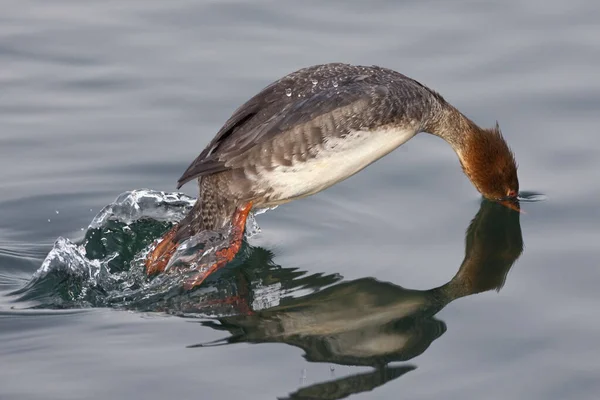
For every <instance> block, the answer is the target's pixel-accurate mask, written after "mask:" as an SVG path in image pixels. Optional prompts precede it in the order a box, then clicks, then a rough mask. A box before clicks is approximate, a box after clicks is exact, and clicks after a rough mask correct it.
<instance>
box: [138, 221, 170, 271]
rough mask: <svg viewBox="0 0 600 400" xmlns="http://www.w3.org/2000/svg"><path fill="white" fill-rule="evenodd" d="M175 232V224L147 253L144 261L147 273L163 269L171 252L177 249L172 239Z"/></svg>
mask: <svg viewBox="0 0 600 400" xmlns="http://www.w3.org/2000/svg"><path fill="white" fill-rule="evenodd" d="M176 233H177V225H175V226H174V227H173V228H171V229H170V230H169V231H168V232H167V233H166V234H165V235H164V236H163V237H162V240H161V241H160V243H158V245H157V246H156V247H155V248H154V250H152V252H150V254H148V257H147V258H146V262H145V266H146V274H147V275H154V274H157V273H160V272H163V271H164V270H165V268H166V267H167V264H168V263H169V260H170V259H171V257H172V256H173V253H175V250H177V243H175V242H174V241H173V238H174V237H175V234H176Z"/></svg>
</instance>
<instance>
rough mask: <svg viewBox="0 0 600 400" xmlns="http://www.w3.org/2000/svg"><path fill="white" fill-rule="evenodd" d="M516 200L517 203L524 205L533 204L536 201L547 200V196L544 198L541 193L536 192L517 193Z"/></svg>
mask: <svg viewBox="0 0 600 400" xmlns="http://www.w3.org/2000/svg"><path fill="white" fill-rule="evenodd" d="M518 199H519V201H521V202H524V203H534V202H537V201H544V200H547V199H548V196H546V195H545V194H543V193H537V192H519V197H518Z"/></svg>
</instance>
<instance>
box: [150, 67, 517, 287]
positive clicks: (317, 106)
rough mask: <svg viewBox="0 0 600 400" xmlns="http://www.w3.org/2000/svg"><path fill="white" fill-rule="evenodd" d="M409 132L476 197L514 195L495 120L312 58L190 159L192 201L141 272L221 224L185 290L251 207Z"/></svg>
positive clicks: (348, 166)
mask: <svg viewBox="0 0 600 400" xmlns="http://www.w3.org/2000/svg"><path fill="white" fill-rule="evenodd" d="M419 132H428V133H431V134H433V135H436V136H439V137H441V138H442V139H444V140H445V141H446V142H448V143H449V144H450V146H452V148H453V149H454V151H455V152H456V154H457V155H458V159H459V161H460V164H461V165H462V168H463V171H464V173H465V174H466V175H467V177H468V178H469V179H470V180H471V182H472V183H473V185H474V186H475V188H476V189H477V190H478V191H479V192H480V193H481V194H482V195H483V196H484V197H486V198H488V199H492V200H497V201H501V202H509V201H511V200H512V199H515V198H516V196H517V194H518V191H519V182H518V179H517V166H516V163H515V159H514V156H513V154H512V152H511V150H510V149H509V147H508V145H507V144H506V142H505V141H504V138H503V137H502V134H501V133H500V129H499V127H498V125H497V124H496V127H495V128H493V129H482V128H480V127H478V126H477V125H476V124H475V123H474V122H472V121H471V120H469V119H468V118H467V117H466V116H464V115H463V114H462V113H461V112H460V111H458V110H457V109H456V108H454V107H453V106H452V105H450V104H449V103H448V102H446V101H445V100H444V99H443V97H442V96H441V95H439V94H438V93H436V92H434V91H433V90H431V89H429V88H427V87H425V86H424V85H422V84H421V83H419V82H417V81H415V80H413V79H411V78H409V77H407V76H405V75H402V74H400V73H398V72H395V71H392V70H389V69H385V68H380V67H376V66H372V67H363V66H354V65H347V64H337V63H336V64H325V65H316V66H312V67H308V68H304V69H301V70H299V71H296V72H293V73H291V74H289V75H287V76H285V77H283V78H281V79H279V80H278V81H276V82H274V83H272V84H271V85H269V86H267V87H266V88H264V89H263V90H262V91H261V92H260V93H258V94H257V95H256V96H254V97H252V98H251V99H250V100H248V102H246V103H245V104H244V105H242V106H241V107H240V108H238V109H237V110H236V111H235V112H234V113H233V115H232V116H231V118H229V120H228V121H227V122H226V123H225V125H224V126H223V127H222V128H221V130H219V132H218V133H217V135H216V136H215V138H214V139H213V140H212V141H211V142H210V143H209V144H208V146H207V147H206V148H205V149H204V151H202V153H200V155H199V156H198V158H196V159H195V160H194V161H193V162H192V164H191V165H190V166H189V167H188V169H187V170H186V171H185V172H184V173H183V175H182V176H181V178H179V181H178V185H177V188H180V187H181V186H182V185H183V184H185V183H186V182H188V181H190V180H192V179H197V180H198V185H199V187H200V195H199V197H198V200H197V201H196V204H195V205H194V207H193V208H192V210H191V211H190V213H189V214H188V215H187V216H186V217H185V218H184V219H183V220H182V221H181V222H180V223H179V224H178V225H176V226H175V227H173V229H171V230H170V231H169V232H167V234H166V235H164V236H163V239H162V241H161V242H160V243H159V244H158V245H157V247H156V248H155V249H154V250H153V251H152V252H151V253H150V254H149V256H148V258H147V259H146V272H147V273H148V274H149V275H150V274H154V273H157V272H161V271H163V270H164V268H165V266H166V265H167V263H168V261H169V259H170V257H171V256H172V255H173V253H174V251H175V250H176V248H177V245H178V244H179V243H181V242H182V241H183V240H185V239H187V238H189V237H191V236H193V235H195V234H196V233H198V232H200V231H203V230H214V229H219V228H223V227H225V226H226V225H227V224H228V223H231V224H232V225H231V226H232V236H231V244H230V246H229V247H228V248H225V249H223V250H221V251H219V252H218V253H217V262H216V263H215V264H214V265H212V266H210V267H209V268H207V270H206V272H205V273H203V274H201V275H198V277H197V278H196V279H195V281H194V282H192V283H191V284H189V285H188V287H193V286H195V285H199V284H200V283H202V281H203V280H204V279H205V278H206V277H207V276H208V275H209V274H210V273H212V272H213V271H215V270H216V269H218V268H220V267H221V266H223V265H225V264H226V263H227V262H228V261H231V260H232V259H233V258H234V256H235V254H236V253H237V252H238V251H239V249H240V247H241V242H242V238H243V232H244V227H245V222H246V218H247V216H248V213H249V211H250V210H251V209H252V208H268V207H273V206H276V205H279V204H282V203H286V202H289V201H291V200H294V199H298V198H302V197H306V196H309V195H311V194H314V193H317V192H320V191H321V190H323V189H326V188H328V187H329V186H331V185H333V184H335V183H337V182H340V181H342V180H344V179H346V178H348V177H350V176H352V175H354V174H355V173H357V172H358V171H360V170H361V169H363V168H365V167H366V166H368V165H369V164H371V163H373V162H374V161H376V160H378V159H379V158H381V157H383V156H384V155H386V154H388V153H389V152H391V151H392V150H394V149H395V148H397V147H398V146H400V145H402V144H403V143H405V142H406V141H408V140H409V139H411V138H412V137H413V136H415V135H416V134H417V133H419ZM514 207H516V206H514Z"/></svg>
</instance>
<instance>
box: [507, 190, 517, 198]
mask: <svg viewBox="0 0 600 400" xmlns="http://www.w3.org/2000/svg"><path fill="white" fill-rule="evenodd" d="M506 195H507V196H508V197H517V192H516V191H515V190H512V189H508V192H507V193H506Z"/></svg>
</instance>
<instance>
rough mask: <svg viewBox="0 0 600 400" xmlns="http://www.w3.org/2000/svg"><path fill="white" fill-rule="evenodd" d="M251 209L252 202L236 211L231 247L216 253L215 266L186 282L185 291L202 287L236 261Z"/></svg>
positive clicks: (232, 227) (232, 224)
mask: <svg viewBox="0 0 600 400" xmlns="http://www.w3.org/2000/svg"><path fill="white" fill-rule="evenodd" d="M251 209H252V202H250V203H247V204H245V205H244V206H242V207H239V208H238V209H237V210H236V211H235V213H234V214H233V218H232V220H231V243H230V245H229V247H225V248H223V249H221V250H219V251H217V252H216V253H215V256H216V258H217V259H216V261H215V263H214V264H212V265H210V266H209V267H208V268H207V269H206V270H204V271H202V272H199V273H198V274H196V275H194V276H193V277H191V278H189V279H188V280H187V281H185V282H184V284H183V288H184V289H185V290H190V289H192V288H194V287H196V286H198V285H200V284H201V283H202V282H204V280H205V279H206V278H207V277H208V276H209V275H210V274H212V273H213V272H215V271H216V270H218V269H219V268H222V267H223V266H225V264H227V263H228V262H230V261H231V260H233V259H234V257H235V255H236V254H237V253H238V251H240V249H241V247H242V239H243V238H244V229H245V228H246V219H247V218H248V213H249V212H250V210H251Z"/></svg>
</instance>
